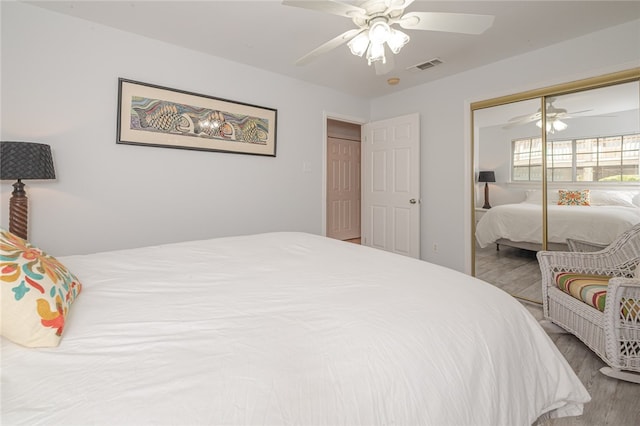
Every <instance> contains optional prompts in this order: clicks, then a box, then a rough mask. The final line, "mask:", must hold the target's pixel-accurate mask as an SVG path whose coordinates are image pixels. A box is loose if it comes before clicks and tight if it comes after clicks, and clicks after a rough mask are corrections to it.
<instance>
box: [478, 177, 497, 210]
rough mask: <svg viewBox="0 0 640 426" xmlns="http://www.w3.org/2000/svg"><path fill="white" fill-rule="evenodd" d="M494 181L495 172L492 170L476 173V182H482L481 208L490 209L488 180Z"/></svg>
mask: <svg viewBox="0 0 640 426" xmlns="http://www.w3.org/2000/svg"><path fill="white" fill-rule="evenodd" d="M495 181H496V173H495V172H494V171H481V172H479V173H478V182H484V205H483V206H482V208H483V209H490V208H491V204H489V182H495Z"/></svg>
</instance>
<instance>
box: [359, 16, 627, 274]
mask: <svg viewBox="0 0 640 426" xmlns="http://www.w3.org/2000/svg"><path fill="white" fill-rule="evenodd" d="M443 60H444V61H445V63H446V58H443ZM637 66H640V21H634V22H631V23H628V24H624V25H620V26H617V27H613V28H610V29H607V30H604V31H600V32H596V33H593V34H590V35H587V36H584V37H581V38H577V39H574V40H570V41H567V42H563V43H560V44H557V45H554V46H551V47H548V48H545V49H540V50H537V51H534V52H531V53H528V54H526V55H521V56H518V57H513V58H510V59H508V60H504V61H500V62H497V63H494V64H490V65H487V66H485V67H481V68H477V69H474V70H469V71H467V72H464V73H461V74H457V75H454V76H451V77H448V78H444V79H441V80H438V81H435V82H432V83H429V84H425V85H422V86H420V87H418V88H413V89H407V90H405V91H402V92H399V93H395V94H392V95H388V96H385V97H380V98H377V99H375V100H374V101H373V102H372V105H371V118H372V120H379V119H384V118H388V117H392V116H397V115H403V114H408V113H411V112H418V113H420V117H421V138H422V153H421V155H422V159H421V166H422V169H421V170H422V184H421V191H422V217H421V219H422V235H421V237H422V238H421V245H422V258H423V259H426V260H429V261H433V262H435V263H438V264H442V265H445V266H449V267H451V268H454V269H457V270H462V271H470V265H471V263H470V262H471V260H470V258H471V254H470V252H471V249H470V247H471V235H470V234H471V233H470V228H471V218H470V212H471V182H472V177H471V156H470V113H469V105H470V103H471V102H475V101H480V100H484V99H490V98H494V97H497V96H502V95H507V94H511V93H517V92H521V91H525V90H529V89H534V88H540V87H546V86H550V85H553V84H559V83H564V82H568V81H574V80H578V79H582V78H587V77H592V76H596V75H601V74H606V73H609V72H614V71H620V70H624V69H629V68H633V67H637ZM424 72H428V71H424ZM434 244H437V246H438V251H437V252H434V251H433V249H432V248H433V246H434Z"/></svg>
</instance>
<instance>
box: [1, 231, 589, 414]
mask: <svg viewBox="0 0 640 426" xmlns="http://www.w3.org/2000/svg"><path fill="white" fill-rule="evenodd" d="M61 261H62V262H63V263H64V264H66V265H67V266H68V267H69V268H70V269H71V270H72V271H73V272H74V273H75V274H76V275H77V276H78V277H79V278H80V279H81V281H82V282H83V283H84V289H83V292H82V294H81V295H80V297H79V298H78V300H77V301H76V304H74V305H73V310H72V312H71V315H70V317H69V319H68V323H67V328H66V332H65V333H66V334H65V336H64V337H63V340H62V342H61V344H60V346H59V347H57V348H49V349H26V348H23V347H19V346H17V345H15V344H13V343H11V342H9V341H7V340H6V339H3V340H2V423H3V425H14V424H25V425H36V424H42V425H56V424H57V425H93V424H101V425H143V424H173V425H222V424H224V425H252V424H259V425H281V424H289V425H291V424H294V425H374V424H379V425H383V424H384V425H392V424H396V425H492V426H493V425H528V424H531V423H532V422H534V420H535V419H536V418H538V417H539V416H540V415H542V414H543V413H545V412H547V411H551V410H554V409H557V411H554V413H555V414H556V415H578V414H580V413H581V412H582V404H583V403H585V402H587V401H588V400H589V396H588V394H587V392H586V390H585V389H584V387H583V386H582V384H581V383H580V381H579V380H578V379H577V377H576V376H575V375H574V373H573V371H572V370H571V368H570V367H569V365H568V364H567V363H566V361H565V360H564V358H563V357H562V355H561V354H560V353H559V352H558V350H557V348H556V347H555V346H554V345H553V343H552V342H551V340H550V339H549V338H548V336H547V335H546V334H545V332H544V331H543V330H542V328H541V327H540V326H539V324H538V323H537V322H536V321H535V319H534V318H533V317H532V316H531V315H530V314H529V313H528V312H527V311H526V309H524V308H523V307H522V306H521V305H520V304H519V303H518V302H517V301H515V299H513V298H511V297H510V296H508V295H507V294H506V293H504V292H502V291H501V290H499V289H497V288H495V287H493V286H491V285H488V284H486V283H484V282H482V281H480V280H477V279H475V278H472V277H470V276H467V275H464V274H461V273H458V272H456V271H453V270H450V269H446V268H443V267H439V266H435V265H433V264H430V263H427V262H423V261H419V260H415V259H410V258H407V257H402V256H398V255H394V254H391V253H387V252H383V251H379V250H374V249H370V248H367V247H361V246H357V245H353V244H349V243H343V242H339V241H335V240H330V239H327V238H323V237H318V236H313V235H308V234H302V233H272V234H261V235H255V236H246V237H233V238H221V239H214V240H208V241H196V242H187V243H179V244H172V245H164V246H157V247H147V248H140V249H133V250H123V251H113V252H107V253H100V254H94V255H87V256H69V257H65V258H61Z"/></svg>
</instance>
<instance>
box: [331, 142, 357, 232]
mask: <svg viewBox="0 0 640 426" xmlns="http://www.w3.org/2000/svg"><path fill="white" fill-rule="evenodd" d="M360 197H361V195H360V142H357V141H352V140H347V139H339V138H331V137H330V138H328V139H327V236H328V237H331V238H336V239H338V240H348V239H352V238H360V217H361V214H360Z"/></svg>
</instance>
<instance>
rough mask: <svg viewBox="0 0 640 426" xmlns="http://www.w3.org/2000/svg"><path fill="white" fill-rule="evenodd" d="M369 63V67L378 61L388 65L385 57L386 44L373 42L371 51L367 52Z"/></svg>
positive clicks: (370, 45)
mask: <svg viewBox="0 0 640 426" xmlns="http://www.w3.org/2000/svg"><path fill="white" fill-rule="evenodd" d="M367 61H368V63H369V65H371V64H372V63H374V62H376V61H380V62H382V63H383V64H386V63H387V58H386V57H385V56H384V44H382V43H374V42H371V43H370V44H369V50H367Z"/></svg>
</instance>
